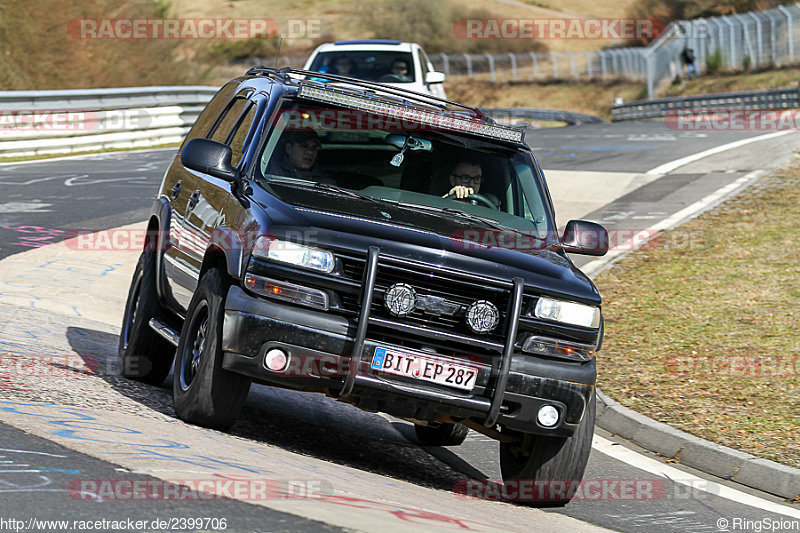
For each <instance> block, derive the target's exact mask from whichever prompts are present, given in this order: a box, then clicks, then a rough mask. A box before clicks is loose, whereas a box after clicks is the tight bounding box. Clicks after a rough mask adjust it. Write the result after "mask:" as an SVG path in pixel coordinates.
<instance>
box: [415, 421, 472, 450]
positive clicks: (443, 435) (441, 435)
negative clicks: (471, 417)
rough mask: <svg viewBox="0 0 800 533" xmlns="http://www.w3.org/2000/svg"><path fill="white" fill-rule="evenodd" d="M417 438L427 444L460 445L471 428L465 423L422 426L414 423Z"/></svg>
mask: <svg viewBox="0 0 800 533" xmlns="http://www.w3.org/2000/svg"><path fill="white" fill-rule="evenodd" d="M414 432H415V433H416V434H417V438H418V439H419V440H420V442H422V444H425V445H426V446H458V445H460V444H462V443H463V442H464V440H466V438H467V433H469V428H468V427H467V426H465V425H464V424H444V423H442V424H438V425H436V426H422V425H419V424H414Z"/></svg>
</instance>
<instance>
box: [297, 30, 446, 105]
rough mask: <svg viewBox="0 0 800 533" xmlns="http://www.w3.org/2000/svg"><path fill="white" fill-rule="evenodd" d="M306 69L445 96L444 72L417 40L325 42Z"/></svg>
mask: <svg viewBox="0 0 800 533" xmlns="http://www.w3.org/2000/svg"><path fill="white" fill-rule="evenodd" d="M303 68H304V69H305V70H311V71H314V72H320V73H323V74H324V73H326V72H328V73H331V74H339V75H342V76H349V77H351V78H359V79H362V80H368V81H377V82H380V83H384V84H386V85H389V86H392V87H398V88H400V89H406V90H410V91H415V92H418V93H422V94H430V95H432V96H437V97H439V98H445V93H444V87H443V86H442V82H444V78H445V76H444V74H443V73H441V72H436V71H435V70H433V65H431V61H430V59H428V56H427V54H426V53H425V51H424V50H423V49H422V47H420V45H418V44H416V43H404V42H402V41H391V40H384V39H366V40H359V41H337V42H335V43H326V44H322V45H320V46H318V47H317V49H316V50H314V52H313V53H312V54H311V55H310V56H309V58H308V60H307V61H306V64H305V66H304V67H303Z"/></svg>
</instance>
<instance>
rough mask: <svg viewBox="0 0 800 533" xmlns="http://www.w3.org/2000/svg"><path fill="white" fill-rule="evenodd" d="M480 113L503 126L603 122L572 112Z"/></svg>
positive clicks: (507, 109)
mask: <svg viewBox="0 0 800 533" xmlns="http://www.w3.org/2000/svg"><path fill="white" fill-rule="evenodd" d="M481 111H483V112H484V113H486V114H487V115H489V116H490V117H492V118H493V119H495V120H496V121H498V122H500V123H503V124H511V125H514V122H515V121H518V120H520V119H521V120H549V121H553V122H566V123H567V124H570V125H581V124H597V123H602V122H605V120H603V119H602V118H600V117H596V116H594V115H584V114H582V113H573V112H572V111H559V110H557V109H530V108H524V107H520V108H514V107H491V108H486V107H484V108H481Z"/></svg>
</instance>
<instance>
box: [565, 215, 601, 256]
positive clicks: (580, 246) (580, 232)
mask: <svg viewBox="0 0 800 533" xmlns="http://www.w3.org/2000/svg"><path fill="white" fill-rule="evenodd" d="M561 246H562V247H563V248H564V251H565V252H570V253H573V254H583V255H598V256H599V255H606V252H608V231H606V228H604V227H603V226H601V225H600V224H596V223H594V222H589V221H588V220H570V221H569V222H567V227H566V228H565V229H564V236H563V237H561Z"/></svg>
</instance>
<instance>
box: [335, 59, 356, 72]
mask: <svg viewBox="0 0 800 533" xmlns="http://www.w3.org/2000/svg"><path fill="white" fill-rule="evenodd" d="M353 67H355V65H354V64H353V60H352V59H350V58H349V57H347V56H339V57H337V58H336V60H335V61H334V62H333V69H334V70H333V72H331V74H338V75H340V76H352V75H353V74H354V72H353V71H354V68H353Z"/></svg>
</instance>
